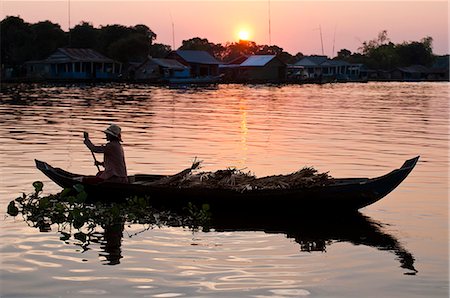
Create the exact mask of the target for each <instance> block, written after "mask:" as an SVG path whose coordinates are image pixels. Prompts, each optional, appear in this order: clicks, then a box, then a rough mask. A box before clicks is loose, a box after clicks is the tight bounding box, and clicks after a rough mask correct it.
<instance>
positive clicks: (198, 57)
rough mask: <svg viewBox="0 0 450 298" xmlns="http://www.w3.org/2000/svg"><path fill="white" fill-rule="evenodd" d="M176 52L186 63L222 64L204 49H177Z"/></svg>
mask: <svg viewBox="0 0 450 298" xmlns="http://www.w3.org/2000/svg"><path fill="white" fill-rule="evenodd" d="M176 53H177V54H178V55H179V56H180V57H181V58H183V59H184V60H185V61H186V62H188V63H200V64H222V63H221V62H220V61H218V60H217V59H216V58H214V57H213V56H211V55H210V54H209V53H208V52H206V51H194V50H178V51H176Z"/></svg>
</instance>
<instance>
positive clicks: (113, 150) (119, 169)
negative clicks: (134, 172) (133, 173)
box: [85, 139, 127, 180]
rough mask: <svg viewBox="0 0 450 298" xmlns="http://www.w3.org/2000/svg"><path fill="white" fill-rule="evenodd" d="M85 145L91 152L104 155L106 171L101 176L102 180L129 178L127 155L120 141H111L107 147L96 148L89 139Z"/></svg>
mask: <svg viewBox="0 0 450 298" xmlns="http://www.w3.org/2000/svg"><path fill="white" fill-rule="evenodd" d="M85 144H86V146H87V147H88V148H89V149H90V150H91V151H93V152H95V153H103V154H104V157H103V162H104V166H105V171H104V172H103V173H102V174H101V175H100V178H102V179H105V180H106V179H111V178H114V177H119V178H126V177H127V167H126V164H125V154H124V152H123V148H122V145H121V144H120V142H119V141H110V142H108V143H107V144H106V145H102V146H95V145H94V144H92V142H91V141H90V140H89V139H87V140H86V142H85Z"/></svg>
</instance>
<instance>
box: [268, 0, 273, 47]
mask: <svg viewBox="0 0 450 298" xmlns="http://www.w3.org/2000/svg"><path fill="white" fill-rule="evenodd" d="M268 1H269V3H268V4H269V46H270V45H272V36H271V35H272V34H271V32H270V0H268Z"/></svg>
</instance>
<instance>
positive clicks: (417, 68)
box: [397, 65, 429, 73]
mask: <svg viewBox="0 0 450 298" xmlns="http://www.w3.org/2000/svg"><path fill="white" fill-rule="evenodd" d="M397 69H398V70H400V71H401V72H406V73H427V72H429V69H428V68H427V67H425V66H423V65H411V66H407V67H398V68H397Z"/></svg>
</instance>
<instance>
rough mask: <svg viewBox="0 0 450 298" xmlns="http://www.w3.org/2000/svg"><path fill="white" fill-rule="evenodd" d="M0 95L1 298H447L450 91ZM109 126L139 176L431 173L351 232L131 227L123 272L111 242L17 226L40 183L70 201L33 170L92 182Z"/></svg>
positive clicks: (49, 89) (132, 90) (441, 86)
mask: <svg viewBox="0 0 450 298" xmlns="http://www.w3.org/2000/svg"><path fill="white" fill-rule="evenodd" d="M2 88H3V89H2V94H1V102H0V117H1V126H0V142H1V146H2V150H1V151H0V169H1V182H0V183H1V184H0V216H1V218H0V223H1V232H0V237H1V244H0V246H1V263H2V264H1V271H0V272H1V289H0V294H1V297H131V296H135V297H211V296H219V297H299V296H311V297H361V295H362V296H365V297H448V294H449V287H448V278H449V274H448V244H449V241H448V190H449V187H448V183H449V180H448V177H449V176H448V175H449V159H448V153H449V150H448V149H449V142H448V141H449V131H448V124H449V121H448V120H449V112H450V111H449V84H448V83H402V84H399V83H369V84H335V85H323V86H316V85H304V86H282V87H279V86H263V85H259V86H252V85H247V86H242V85H224V86H217V87H209V88H161V87H152V86H145V85H122V84H117V85H97V86H89V85H82V86H80V85H74V86H72V85H70V86H45V85H27V86H17V85H14V86H3V87H2ZM112 122H114V123H117V124H119V125H120V126H122V128H123V139H124V149H125V154H126V159H127V165H128V169H129V173H130V174H134V173H158V174H170V173H175V172H178V171H180V170H182V169H184V168H186V167H188V166H190V164H191V162H192V160H193V159H194V158H195V157H198V158H199V159H201V160H204V163H203V170H218V169H223V168H226V167H230V166H233V167H237V168H240V169H244V168H245V169H246V170H250V171H252V172H254V173H255V174H256V175H257V176H265V175H272V174H288V173H291V172H294V171H296V170H299V169H301V168H302V167H303V166H314V167H315V168H317V169H318V170H319V171H322V172H323V171H329V173H330V175H332V176H334V177H374V176H379V175H382V174H384V173H386V172H388V171H390V170H391V169H393V168H396V167H399V166H400V165H401V164H402V163H403V161H404V160H406V159H408V158H412V157H414V156H416V155H420V156H421V159H420V161H419V163H418V165H417V167H416V168H415V169H414V171H413V172H412V173H411V175H410V176H409V177H408V178H407V179H406V180H405V181H404V182H403V183H402V184H401V185H400V187H399V188H397V189H396V190H395V191H394V192H393V193H391V194H390V195H388V196H387V197H386V198H384V199H383V200H381V201H380V202H378V203H376V204H374V205H371V206H369V207H366V208H364V209H362V210H361V213H362V214H361V216H358V218H356V219H353V220H352V222H351V223H350V224H348V225H344V226H340V225H337V228H336V225H335V224H334V223H333V222H330V223H329V225H328V227H329V229H328V228H324V229H322V230H319V231H317V230H316V229H314V228H312V227H311V225H308V223H303V224H300V225H298V226H295V227H283V228H280V229H278V230H277V231H273V232H271V233H269V232H268V229H253V230H252V229H247V230H244V229H239V228H236V229H231V230H227V231H222V230H213V231H211V232H198V231H197V232H193V231H191V230H189V229H183V228H177V227H160V228H158V227H155V228H153V229H148V230H146V227H144V226H140V225H125V229H124V231H123V237H122V238H120V237H119V238H118V239H116V241H117V243H118V245H119V247H120V249H119V257H117V258H115V259H114V262H112V261H111V259H112V256H111V251H109V250H108V249H107V245H105V243H103V242H101V241H100V242H98V243H91V244H90V246H89V249H88V250H83V249H82V248H81V247H80V243H79V242H78V240H76V239H75V238H73V237H71V238H70V239H68V240H64V241H63V240H60V237H61V233H60V232H58V229H57V227H56V226H53V227H52V231H50V232H45V233H41V232H39V230H38V229H36V228H33V227H30V226H29V225H28V224H27V223H26V222H25V221H24V220H23V218H22V217H20V216H18V217H16V218H13V217H10V216H6V212H5V211H6V206H7V204H8V203H9V201H10V200H12V199H14V198H16V197H17V196H18V195H20V194H21V193H22V192H26V193H29V192H31V190H32V187H31V183H32V182H33V181H35V180H41V181H43V182H44V185H45V188H44V189H45V192H46V193H56V192H58V191H59V190H60V189H59V188H58V187H57V186H56V185H55V184H53V183H52V182H50V181H49V180H48V179H47V178H46V177H45V176H43V174H41V173H40V172H38V171H37V170H36V169H35V168H34V159H35V158H37V159H41V160H45V161H48V162H49V163H51V164H52V165H54V166H58V167H62V168H65V169H67V170H69V171H72V172H78V173H90V174H93V173H95V172H96V169H95V167H94V166H93V162H92V156H91V154H90V153H89V151H88V150H87V148H85V146H84V145H83V143H82V131H84V130H87V131H89V132H90V134H91V138H92V139H93V140H94V141H96V142H97V143H99V142H102V141H103V133H102V132H101V131H102V130H103V129H105V128H106V126H107V125H109V124H110V123H112ZM337 216H338V217H339V215H337ZM319 220H321V221H325V222H326V221H327V219H326V218H325V219H319ZM269 228H270V227H269ZM359 230H362V231H363V232H359ZM265 231H266V232H265ZM99 233H100V235H106V234H101V233H102V231H99ZM308 239H309V240H311V239H312V241H308ZM311 243H312V244H317V243H319V244H320V245H319V246H320V249H316V250H314V249H311ZM308 245H309V246H308ZM308 247H309V248H308Z"/></svg>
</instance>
